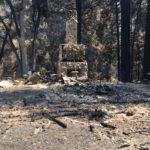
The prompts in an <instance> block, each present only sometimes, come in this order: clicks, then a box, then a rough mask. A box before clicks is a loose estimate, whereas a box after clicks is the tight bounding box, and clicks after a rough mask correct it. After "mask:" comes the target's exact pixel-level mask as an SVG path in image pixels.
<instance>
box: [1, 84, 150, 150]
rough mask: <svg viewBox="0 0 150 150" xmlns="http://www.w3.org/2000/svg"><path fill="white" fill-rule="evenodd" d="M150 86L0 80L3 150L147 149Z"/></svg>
mask: <svg viewBox="0 0 150 150" xmlns="http://www.w3.org/2000/svg"><path fill="white" fill-rule="evenodd" d="M149 106H150V85H149V84H147V85H146V84H145V85H144V84H131V83H130V84H123V83H104V82H100V81H89V82H76V83H74V84H62V83H51V84H36V85H23V84H22V82H19V81H18V82H17V84H15V85H14V84H13V83H11V82H10V81H1V82H0V120H1V121H0V150H58V149H66V150H76V149H78V150H99V149H102V150H110V149H111V150H116V149H123V150H137V149H139V150H149V149H150V121H149V120H150V107H149Z"/></svg>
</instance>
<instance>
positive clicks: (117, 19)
mask: <svg viewBox="0 0 150 150" xmlns="http://www.w3.org/2000/svg"><path fill="white" fill-rule="evenodd" d="M115 13H116V28H117V34H116V35H117V61H118V80H119V81H120V80H121V78H120V70H121V68H120V67H121V65H120V32H119V27H120V25H119V9H118V0H116V1H115Z"/></svg>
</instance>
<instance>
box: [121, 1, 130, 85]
mask: <svg viewBox="0 0 150 150" xmlns="http://www.w3.org/2000/svg"><path fill="white" fill-rule="evenodd" d="M130 67H131V64H130V0H121V81H123V82H130V81H131V78H130V76H131V73H130V72H131V68H130Z"/></svg>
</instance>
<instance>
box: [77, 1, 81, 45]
mask: <svg viewBox="0 0 150 150" xmlns="http://www.w3.org/2000/svg"><path fill="white" fill-rule="evenodd" d="M76 9H77V21H78V24H77V43H78V44H80V43H81V29H82V0H76Z"/></svg>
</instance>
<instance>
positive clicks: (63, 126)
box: [42, 112, 67, 128]
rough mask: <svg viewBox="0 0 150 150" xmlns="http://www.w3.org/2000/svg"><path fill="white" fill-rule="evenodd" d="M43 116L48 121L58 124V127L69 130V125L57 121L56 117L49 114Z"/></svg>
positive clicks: (44, 113)
mask: <svg viewBox="0 0 150 150" xmlns="http://www.w3.org/2000/svg"><path fill="white" fill-rule="evenodd" d="M42 115H43V116H44V117H45V118H47V119H49V120H51V121H53V122H55V123H56V124H58V125H59V126H61V127H62V128H67V125H66V124H64V123H63V122H61V121H60V120H58V119H56V118H55V117H52V116H50V115H49V114H48V113H46V112H43V113H42Z"/></svg>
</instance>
